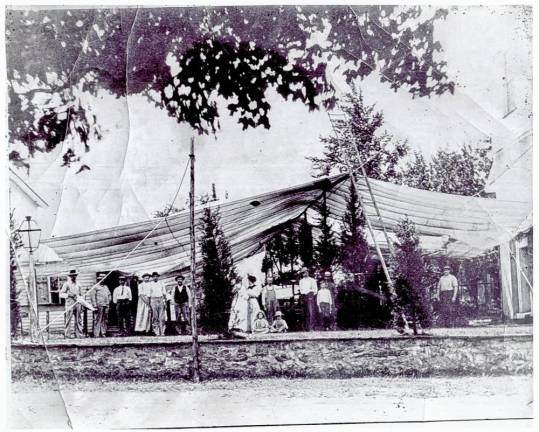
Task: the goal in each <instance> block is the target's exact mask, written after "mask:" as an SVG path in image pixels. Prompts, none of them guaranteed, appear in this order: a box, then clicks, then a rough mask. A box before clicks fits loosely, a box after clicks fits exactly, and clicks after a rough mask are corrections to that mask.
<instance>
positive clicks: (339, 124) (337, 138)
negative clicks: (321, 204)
mask: <svg viewBox="0 0 539 432" xmlns="http://www.w3.org/2000/svg"><path fill="white" fill-rule="evenodd" d="M352 87H353V91H352V93H349V94H347V95H346V97H345V100H344V101H343V102H342V103H341V104H340V108H341V110H342V114H343V115H342V116H340V117H339V118H336V119H335V120H333V125H334V129H335V133H334V134H332V135H330V136H327V137H321V138H320V139H321V141H322V142H323V143H324V154H323V155H322V157H310V158H309V159H310V160H311V161H312V163H313V168H314V170H315V172H316V173H317V176H326V175H329V174H331V173H332V172H333V171H335V170H337V171H338V172H341V173H347V172H349V170H350V165H351V167H352V168H353V169H354V170H355V171H356V172H359V173H361V166H363V167H364V168H365V172H366V174H367V176H369V177H370V178H374V179H380V180H386V181H394V182H397V181H399V180H400V173H399V162H401V160H402V158H403V157H404V156H405V155H406V154H407V153H408V145H407V144H406V142H400V141H397V140H395V139H394V138H393V136H391V135H390V134H388V133H387V132H385V131H383V132H382V131H381V130H380V128H381V127H382V125H383V122H384V116H383V114H382V112H381V111H376V109H375V108H376V107H375V105H367V104H366V103H365V101H364V99H363V95H362V93H361V90H358V89H357V88H356V87H355V86H352ZM356 149H357V150H356Z"/></svg>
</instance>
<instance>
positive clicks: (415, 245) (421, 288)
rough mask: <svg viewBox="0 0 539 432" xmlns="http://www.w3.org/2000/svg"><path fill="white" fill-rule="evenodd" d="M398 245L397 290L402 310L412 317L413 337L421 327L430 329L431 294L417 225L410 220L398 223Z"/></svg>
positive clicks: (396, 261) (396, 260) (395, 271)
mask: <svg viewBox="0 0 539 432" xmlns="http://www.w3.org/2000/svg"><path fill="white" fill-rule="evenodd" d="M396 234H397V243H396V245H395V262H394V263H393V264H394V269H393V270H394V271H393V273H394V275H395V290H396V293H397V299H398V301H399V303H400V307H402V308H403V310H404V312H405V314H406V315H407V316H408V317H410V318H411V320H412V325H413V330H414V334H417V328H418V324H421V326H422V327H423V328H425V327H429V326H430V311H429V308H428V304H429V303H428V292H427V287H426V286H425V283H424V282H425V281H424V278H425V263H424V261H423V256H422V255H421V250H420V248H419V237H418V235H417V232H416V228H415V225H414V224H413V222H411V221H410V220H409V219H408V218H405V219H403V220H402V221H400V222H399V225H398V227H397V232H396Z"/></svg>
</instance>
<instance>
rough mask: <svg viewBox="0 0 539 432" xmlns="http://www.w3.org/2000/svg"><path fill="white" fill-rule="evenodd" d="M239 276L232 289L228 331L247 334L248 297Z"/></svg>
mask: <svg viewBox="0 0 539 432" xmlns="http://www.w3.org/2000/svg"><path fill="white" fill-rule="evenodd" d="M242 282H243V280H242V278H241V276H238V277H237V278H236V280H235V283H234V288H232V294H233V297H232V306H231V308H230V318H229V320H228V329H229V330H231V331H233V330H236V331H240V332H247V331H249V325H248V321H247V313H248V307H249V306H248V297H247V287H246V286H245V285H244V284H243V283H242Z"/></svg>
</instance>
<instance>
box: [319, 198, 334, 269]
mask: <svg viewBox="0 0 539 432" xmlns="http://www.w3.org/2000/svg"><path fill="white" fill-rule="evenodd" d="M319 213H320V222H319V225H318V228H319V229H320V236H319V237H318V239H317V241H316V245H315V248H314V253H315V258H316V261H317V264H318V266H319V267H320V269H322V270H330V269H331V266H332V265H333V264H334V262H335V259H336V258H337V255H338V250H337V245H336V243H335V238H334V233H333V229H332V227H331V224H330V223H329V220H328V219H329V208H328V206H327V201H326V195H325V193H324V196H323V198H322V203H321V204H320V206H319Z"/></svg>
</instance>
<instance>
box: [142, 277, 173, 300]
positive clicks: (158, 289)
mask: <svg viewBox="0 0 539 432" xmlns="http://www.w3.org/2000/svg"><path fill="white" fill-rule="evenodd" d="M144 285H145V286H144V288H145V291H146V293H145V294H146V295H147V296H148V297H164V296H166V294H167V291H166V289H165V284H164V283H163V282H162V281H160V280H158V281H157V282H155V281H150V282H148V283H145V284H144Z"/></svg>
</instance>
